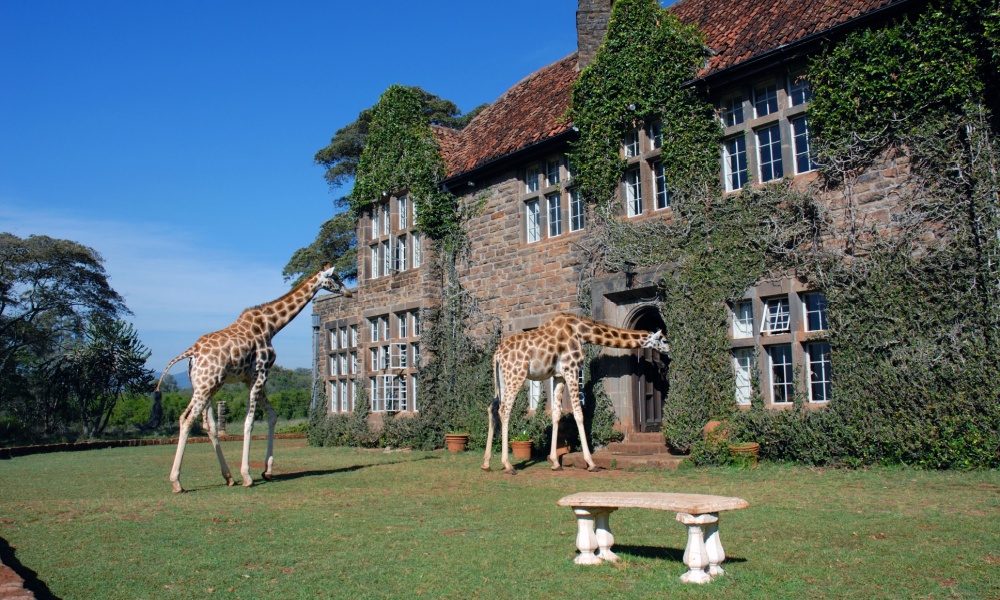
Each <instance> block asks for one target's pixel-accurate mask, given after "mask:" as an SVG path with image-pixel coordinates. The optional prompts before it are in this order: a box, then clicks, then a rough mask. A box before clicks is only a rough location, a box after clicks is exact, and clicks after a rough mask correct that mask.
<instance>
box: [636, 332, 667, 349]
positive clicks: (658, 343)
mask: <svg viewBox="0 0 1000 600" xmlns="http://www.w3.org/2000/svg"><path fill="white" fill-rule="evenodd" d="M642 347H643V348H651V349H653V350H656V351H657V352H659V353H660V354H663V355H667V354H670V344H668V343H667V338H666V337H665V336H664V335H663V332H662V331H659V330H657V331H655V332H654V333H651V334H649V335H648V336H646V339H644V340H643V341H642Z"/></svg>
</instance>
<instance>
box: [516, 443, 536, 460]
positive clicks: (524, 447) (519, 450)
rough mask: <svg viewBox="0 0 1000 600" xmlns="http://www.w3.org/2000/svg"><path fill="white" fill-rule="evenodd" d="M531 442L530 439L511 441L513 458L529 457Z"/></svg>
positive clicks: (524, 458)
mask: <svg viewBox="0 0 1000 600" xmlns="http://www.w3.org/2000/svg"><path fill="white" fill-rule="evenodd" d="M533 443H534V442H532V441H531V440H527V441H517V442H511V443H510V449H511V453H512V454H513V455H514V458H517V459H520V460H526V459H529V458H531V445H532V444H533Z"/></svg>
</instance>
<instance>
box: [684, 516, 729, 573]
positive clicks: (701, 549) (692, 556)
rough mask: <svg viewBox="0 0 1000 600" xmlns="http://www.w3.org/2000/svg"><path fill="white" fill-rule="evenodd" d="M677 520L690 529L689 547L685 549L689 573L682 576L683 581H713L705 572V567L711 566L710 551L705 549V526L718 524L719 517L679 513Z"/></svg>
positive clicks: (685, 559) (685, 560)
mask: <svg viewBox="0 0 1000 600" xmlns="http://www.w3.org/2000/svg"><path fill="white" fill-rule="evenodd" d="M677 520H678V521H680V522H681V523H682V524H684V525H686V526H687V528H688V540H687V546H686V547H685V548H684V564H686V565H687V567H688V572H687V573H684V574H683V575H681V581H683V582H684V583H708V582H710V581H712V576H711V575H709V574H708V573H706V572H705V567H707V566H708V565H709V560H708V550H707V548H706V547H705V526H706V525H709V524H711V523H718V522H719V517H717V516H715V515H711V514H703V515H697V516H696V515H689V514H688V513H677ZM716 537H718V536H716Z"/></svg>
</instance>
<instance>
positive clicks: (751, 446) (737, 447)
mask: <svg viewBox="0 0 1000 600" xmlns="http://www.w3.org/2000/svg"><path fill="white" fill-rule="evenodd" d="M729 454H730V455H731V456H732V457H733V461H735V462H736V463H737V464H742V465H746V466H748V467H750V468H751V469H752V468H753V467H756V466H757V457H758V456H759V455H760V444H758V443H757V442H744V443H740V444H730V445H729Z"/></svg>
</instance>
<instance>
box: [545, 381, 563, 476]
mask: <svg viewBox="0 0 1000 600" xmlns="http://www.w3.org/2000/svg"><path fill="white" fill-rule="evenodd" d="M556 381H558V383H556V388H555V391H554V392H553V393H552V450H551V452H549V462H551V463H552V470H553V471H562V465H561V464H559V454H558V449H559V446H558V439H559V419H560V418H561V417H562V398H563V388H564V387H565V386H564V384H563V381H562V379H557V380H556Z"/></svg>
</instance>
